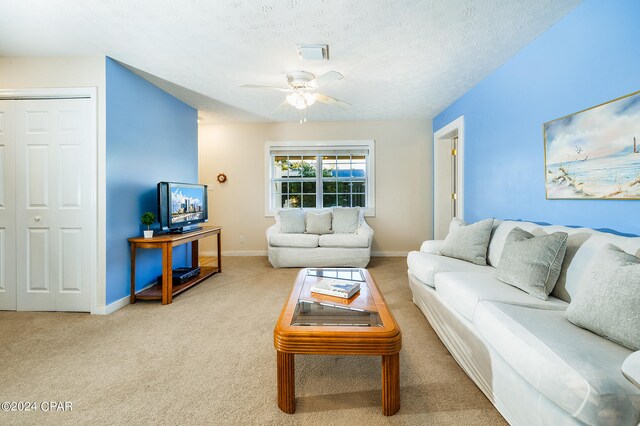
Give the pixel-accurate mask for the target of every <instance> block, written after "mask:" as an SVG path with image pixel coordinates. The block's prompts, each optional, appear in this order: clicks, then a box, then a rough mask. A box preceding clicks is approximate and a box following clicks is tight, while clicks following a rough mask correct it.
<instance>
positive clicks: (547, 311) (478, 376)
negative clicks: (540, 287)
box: [407, 221, 640, 425]
mask: <svg viewBox="0 0 640 426" xmlns="http://www.w3.org/2000/svg"><path fill="white" fill-rule="evenodd" d="M515 227H519V228H521V229H524V230H525V231H528V232H530V233H532V234H534V235H542V234H543V233H547V234H550V233H552V232H557V231H562V232H566V233H568V234H569V237H568V239H567V251H566V255H565V260H564V262H563V266H562V270H561V273H560V277H559V279H558V283H557V284H556V286H555V288H554V290H553V292H552V293H551V295H550V297H549V299H548V300H546V301H545V300H540V299H537V298H535V297H533V296H530V295H529V294H527V293H525V292H524V291H521V290H520V289H518V288H516V287H512V286H510V285H508V284H505V283H503V282H501V281H499V280H498V279H496V278H495V271H496V268H495V267H496V266H497V264H498V262H499V260H500V258H501V255H502V250H503V247H504V244H505V239H506V237H507V235H508V234H509V232H510V231H511V230H512V229H513V228H515ZM607 243H611V244H614V245H615V246H617V247H619V248H621V249H622V250H624V251H626V252H627V253H630V254H633V255H635V256H638V255H639V254H640V238H630V237H622V236H616V235H612V234H607V233H602V232H598V231H595V230H592V229H585V228H577V229H576V228H567V227H562V226H540V225H537V224H534V223H530V222H513V221H504V222H500V221H495V222H494V226H493V231H492V234H491V240H490V243H489V247H488V251H487V263H488V265H487V266H479V265H476V264H472V263H469V262H466V261H463V260H458V259H454V258H449V257H444V256H441V255H439V254H437V253H438V248H439V247H440V246H441V244H442V242H441V241H425V242H424V243H423V244H422V247H421V249H420V251H414V252H411V253H409V255H408V257H407V264H408V267H409V271H408V275H409V284H410V286H411V291H412V293H413V300H414V302H415V303H416V305H417V306H418V307H419V308H420V309H421V310H422V312H423V313H424V315H425V316H426V317H427V319H428V320H429V323H430V324H431V325H432V327H433V329H434V330H435V331H436V333H437V334H438V336H439V337H440V339H441V340H442V342H443V343H444V344H445V346H446V347H447V348H448V349H449V351H450V352H451V354H452V355H453V357H454V358H455V359H456V361H457V362H458V363H459V364H460V366H461V367H462V368H463V369H464V370H465V372H466V373H467V374H468V375H469V377H470V378H471V379H472V380H473V381H474V382H475V383H476V385H477V386H478V387H479V388H480V389H481V390H482V391H483V392H484V393H485V395H486V396H487V397H488V398H489V400H490V401H491V402H492V403H493V404H494V405H495V406H496V408H497V409H498V410H499V411H500V413H501V414H502V415H503V416H504V418H505V419H506V420H507V421H508V422H509V423H510V424H513V425H574V424H593V425H609V424H610V425H636V424H638V422H639V421H640V351H638V352H635V353H633V352H632V351H631V350H630V349H627V348H625V347H623V346H621V345H618V344H616V343H614V342H612V341H610V340H607V339H605V338H603V337H600V336H598V335H596V334H594V333H592V332H590V331H587V330H585V329H582V328H580V327H577V326H575V325H573V324H572V323H571V322H569V321H568V320H567V319H566V318H565V312H564V311H565V309H566V308H567V306H568V305H569V303H568V302H570V301H571V297H572V295H575V294H577V291H578V289H579V288H580V286H581V284H582V283H583V282H584V281H585V278H586V277H585V275H586V273H587V272H588V270H589V265H590V263H591V262H592V261H593V260H594V257H595V256H596V254H597V253H598V251H599V250H600V249H601V248H602V247H603V246H604V245H606V244H607ZM629 289H630V291H635V292H638V291H640V283H637V282H635V283H633V282H630V283H629ZM636 294H637V293H636ZM623 364H624V365H623Z"/></svg>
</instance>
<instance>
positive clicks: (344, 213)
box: [320, 207, 360, 245]
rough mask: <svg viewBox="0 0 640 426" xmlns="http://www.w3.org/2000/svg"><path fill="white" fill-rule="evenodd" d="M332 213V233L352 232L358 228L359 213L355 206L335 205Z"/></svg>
mask: <svg viewBox="0 0 640 426" xmlns="http://www.w3.org/2000/svg"><path fill="white" fill-rule="evenodd" d="M332 213H333V219H332V221H331V230H333V232H334V233H337V234H353V233H354V232H356V231H357V230H358V221H359V216H360V214H359V209H358V208H357V207H336V208H334V209H333V212H332ZM320 245H322V244H320Z"/></svg>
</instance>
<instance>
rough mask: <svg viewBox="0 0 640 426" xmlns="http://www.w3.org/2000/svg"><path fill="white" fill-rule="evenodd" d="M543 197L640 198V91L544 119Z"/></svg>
mask: <svg viewBox="0 0 640 426" xmlns="http://www.w3.org/2000/svg"><path fill="white" fill-rule="evenodd" d="M543 132H544V161H545V184H546V191H547V199H640V92H635V93H632V94H630V95H627V96H624V97H622V98H618V99H615V100H613V101H610V102H607V103H604V104H601V105H598V106H595V107H592V108H589V109H586V110H584V111H580V112H576V113H574V114H571V115H568V116H566V117H562V118H558V119H556V120H552V121H549V122H547V123H544V125H543Z"/></svg>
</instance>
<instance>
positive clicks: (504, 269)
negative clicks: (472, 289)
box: [496, 228, 569, 300]
mask: <svg viewBox="0 0 640 426" xmlns="http://www.w3.org/2000/svg"><path fill="white" fill-rule="evenodd" d="M568 237H569V235H568V234H567V233H566V232H554V233H553V234H549V235H540V236H538V237H536V236H534V235H533V234H531V233H529V232H527V231H524V230H522V229H520V228H513V229H512V230H511V232H509V235H507V239H506V240H505V243H504V249H503V250H502V256H501V257H500V262H499V263H498V268H497V270H496V278H497V279H499V280H500V281H503V282H505V283H507V284H510V285H512V286H514V287H518V288H519V289H520V290H524V291H526V292H527V293H529V294H530V295H532V296H534V297H537V298H538V299H542V300H547V299H548V298H549V293H551V291H552V290H553V287H555V285H556V282H558V277H559V276H560V269H561V268H562V261H563V260H564V254H565V252H566V251H567V238H568Z"/></svg>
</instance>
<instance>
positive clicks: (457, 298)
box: [435, 268, 568, 321]
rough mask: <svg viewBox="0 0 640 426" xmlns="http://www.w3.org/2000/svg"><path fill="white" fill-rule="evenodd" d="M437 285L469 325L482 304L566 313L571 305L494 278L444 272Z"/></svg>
mask: <svg viewBox="0 0 640 426" xmlns="http://www.w3.org/2000/svg"><path fill="white" fill-rule="evenodd" d="M491 269H493V268H491ZM435 283H436V291H437V292H438V295H440V297H441V298H442V299H444V300H445V301H446V302H447V303H448V304H449V305H451V307H452V308H453V309H455V310H456V311H457V312H458V313H459V314H460V315H462V316H463V317H465V318H466V319H468V320H469V321H471V320H472V318H473V312H474V311H475V309H476V306H477V304H478V303H479V302H480V301H482V300H490V301H497V302H507V303H513V304H516V305H522V306H529V307H537V308H543V309H557V310H565V309H566V308H567V306H568V303H566V302H563V301H562V300H560V299H556V298H555V297H550V298H549V299H548V300H540V299H538V298H536V297H533V296H531V295H530V294H527V293H525V292H524V291H522V290H520V289H517V288H515V287H512V286H510V285H507V284H505V283H503V282H502V281H500V280H498V279H497V278H496V277H495V276H494V274H487V273H477V272H442V273H439V274H438V275H436V276H435Z"/></svg>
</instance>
